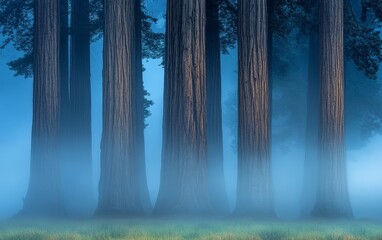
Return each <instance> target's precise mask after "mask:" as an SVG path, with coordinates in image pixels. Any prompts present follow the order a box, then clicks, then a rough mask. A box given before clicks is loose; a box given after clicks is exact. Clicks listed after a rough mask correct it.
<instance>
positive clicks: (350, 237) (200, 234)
mask: <svg viewBox="0 0 382 240" xmlns="http://www.w3.org/2000/svg"><path fill="white" fill-rule="evenodd" d="M0 239H1V240H2V239H12V240H16V239H17V240H22V239H28V240H45V239H46V240H55V239H63V240H64V239H65V240H66V239H70V240H82V239H89V240H90V239H96V240H97V239H99V240H106V239H134V240H135V239H137V240H148V239H155V240H161V239H163V240H164V239H165V240H172V239H177V240H178V239H220V240H223V239H225V240H228V239H253V240H257V239H259V240H260V239H270V240H278V239H282V240H288V239H290V240H292V239H293V240H300V239H301V240H303V239H304V240H305V239H314V240H320V239H325V240H326V239H333V240H334V239H336V240H340V239H344V240H345V239H346V240H358V239H368V240H369V239H371V240H372V239H381V240H382V223H378V222H373V221H306V222H304V221H294V222H284V221H250V220H238V219H226V220H206V219H204V220H197V219H187V220H185V219H164V218H154V219H128V220H116V219H113V220H110V219H109V220H100V219H94V220H86V221H85V220H70V221H69V220H51V221H48V220H39V221H37V220H35V221H31V220H12V221H6V222H5V221H4V222H0Z"/></svg>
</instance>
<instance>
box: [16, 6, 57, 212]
mask: <svg viewBox="0 0 382 240" xmlns="http://www.w3.org/2000/svg"><path fill="white" fill-rule="evenodd" d="M59 2H60V1H59V0H35V5H34V13H35V15H34V48H33V58H34V65H33V73H34V74H33V75H34V81H33V120H32V121H33V122H32V147H31V170H30V181H29V187H28V192H27V195H26V198H25V202H24V210H23V211H24V213H25V214H39V215H40V214H41V215H54V214H60V213H61V211H62V210H63V208H62V204H61V200H60V191H59V189H60V188H59V176H60V175H59V144H58V141H59V137H58V135H59V119H60V71H59V65H60V64H59V63H60V54H59V49H60V3H59Z"/></svg>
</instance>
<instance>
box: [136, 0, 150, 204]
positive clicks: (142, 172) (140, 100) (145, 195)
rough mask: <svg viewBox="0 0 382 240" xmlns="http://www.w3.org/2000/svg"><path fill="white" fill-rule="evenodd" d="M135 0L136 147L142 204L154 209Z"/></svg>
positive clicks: (138, 4)
mask: <svg viewBox="0 0 382 240" xmlns="http://www.w3.org/2000/svg"><path fill="white" fill-rule="evenodd" d="M134 1H135V33H136V38H137V39H136V42H135V44H136V47H135V50H136V54H135V57H136V62H137V64H136V81H137V88H136V91H137V101H136V104H137V112H136V113H135V117H136V119H137V120H136V123H137V126H136V128H137V129H139V130H138V131H137V133H136V134H137V135H136V139H137V140H136V141H137V144H136V147H137V148H140V149H139V150H138V151H139V152H141V153H142V159H143V160H142V161H139V163H140V165H139V169H138V171H139V177H140V180H139V182H140V184H141V186H140V189H141V190H142V191H141V192H140V193H141V200H142V201H143V202H142V204H143V206H144V208H145V209H149V210H151V209H152V203H151V201H150V194H149V189H148V187H147V176H146V163H145V159H146V157H145V137H144V129H145V107H144V97H145V96H144V86H143V64H142V2H141V0H134Z"/></svg>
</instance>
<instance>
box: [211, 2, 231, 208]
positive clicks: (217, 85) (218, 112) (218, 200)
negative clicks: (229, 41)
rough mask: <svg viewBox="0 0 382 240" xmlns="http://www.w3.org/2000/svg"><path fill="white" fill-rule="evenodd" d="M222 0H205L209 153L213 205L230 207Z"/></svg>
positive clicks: (214, 206) (215, 206)
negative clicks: (225, 154) (225, 146)
mask: <svg viewBox="0 0 382 240" xmlns="http://www.w3.org/2000/svg"><path fill="white" fill-rule="evenodd" d="M219 2H220V0H207V1H206V4H207V5H206V11H207V16H206V19H207V20H206V81H207V126H208V128H207V143H208V144H207V146H208V148H207V156H208V182H209V185H208V186H209V195H210V200H211V206H212V207H213V210H214V211H216V212H221V213H223V212H227V211H228V200H227V193H226V189H225V179H224V158H223V128H222V103H221V91H222V89H221V61H220V21H219Z"/></svg>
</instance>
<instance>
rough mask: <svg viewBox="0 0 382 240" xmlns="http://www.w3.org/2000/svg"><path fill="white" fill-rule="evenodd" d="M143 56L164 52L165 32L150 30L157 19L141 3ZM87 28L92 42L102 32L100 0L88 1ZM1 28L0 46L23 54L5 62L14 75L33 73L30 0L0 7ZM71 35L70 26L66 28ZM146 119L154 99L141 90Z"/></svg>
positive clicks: (151, 56)
mask: <svg viewBox="0 0 382 240" xmlns="http://www.w3.org/2000/svg"><path fill="white" fill-rule="evenodd" d="M141 9H142V15H141V17H142V57H143V58H160V57H162V56H163V53H164V34H163V33H156V32H154V31H152V28H151V26H152V24H155V23H156V21H157V19H155V18H153V17H151V16H150V15H148V14H147V11H146V9H145V7H144V5H143V4H142V8H141ZM89 18H90V24H89V28H90V29H89V31H90V36H91V41H92V42H95V41H97V40H99V39H101V38H102V35H103V1H102V0H90V1H89ZM0 30H1V34H2V36H3V39H2V42H0V48H5V47H6V46H7V45H9V44H12V45H13V47H14V48H15V49H16V50H17V51H20V52H22V53H23V56H22V57H20V58H18V59H15V60H13V61H11V62H9V63H8V66H9V67H10V69H11V70H13V71H14V72H15V75H16V76H23V77H25V78H28V77H31V76H32V75H33V0H9V1H8V2H7V3H6V4H1V6H0ZM69 34H70V28H69ZM144 95H145V99H144V106H145V118H146V117H148V116H150V115H151V114H150V111H149V110H148V109H149V107H150V106H151V105H153V101H151V100H149V99H147V97H148V96H149V95H150V94H149V93H148V92H147V91H146V90H145V92H144Z"/></svg>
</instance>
